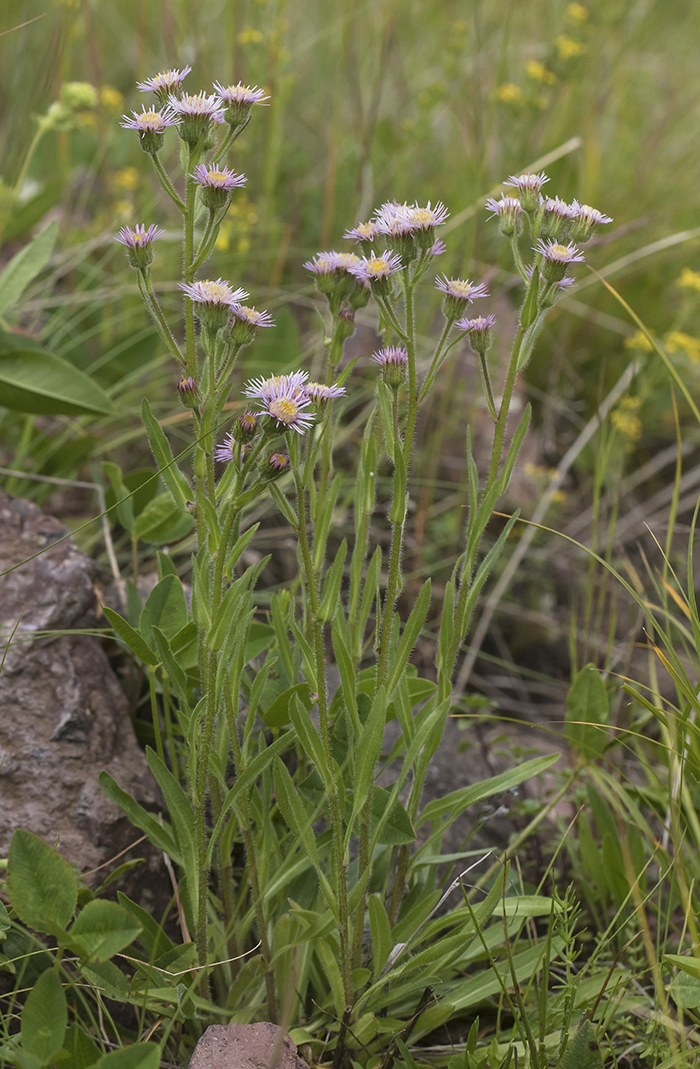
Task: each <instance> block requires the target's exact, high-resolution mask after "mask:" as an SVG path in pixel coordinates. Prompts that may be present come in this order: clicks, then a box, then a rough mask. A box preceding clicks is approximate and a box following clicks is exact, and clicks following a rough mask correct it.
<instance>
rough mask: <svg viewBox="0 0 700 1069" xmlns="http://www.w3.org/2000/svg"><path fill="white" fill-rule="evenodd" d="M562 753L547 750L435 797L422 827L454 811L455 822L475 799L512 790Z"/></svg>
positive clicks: (425, 811)
mask: <svg viewBox="0 0 700 1069" xmlns="http://www.w3.org/2000/svg"><path fill="white" fill-rule="evenodd" d="M559 756H560V755H559V754H546V755H545V756H543V757H533V758H532V760H530V761H525V763H524V764H522V765H518V766H517V768H509V769H507V770H506V771H505V772H500V773H499V774H498V775H497V776H490V777H489V778H488V779H484V780H481V782H480V783H471V784H470V785H469V786H468V787H460V788H459V790H456V791H452V792H451V793H450V794H446V795H443V797H442V798H435V799H434V800H433V801H432V802H428V804H427V805H426V806H425V808H424V809H423V811H422V812H421V814H420V816H419V817H418V820H417V824H418V827H420V826H421V824H425V823H426V822H427V821H429V820H436V819H438V818H439V817H442V816H444V815H445V814H446V813H449V814H450V823H451V822H452V821H453V820H455V819H456V817H458V816H459V815H460V813H463V812H464V810H465V809H467V807H468V806H470V805H474V803H475V802H481V801H483V799H484V798H490V797H491V796H492V795H494V794H501V793H502V792H503V791H509V790H510V789H511V788H512V787H517V786H518V784H519V783H523V782H524V781H525V780H527V779H532V778H533V777H534V776H538V775H539V774H540V773H541V772H545V771H546V770H547V769H548V768H549V767H550V765H553V764H554V763H555V761H558V760H559Z"/></svg>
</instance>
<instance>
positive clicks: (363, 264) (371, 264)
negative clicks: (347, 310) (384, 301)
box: [350, 250, 403, 297]
mask: <svg viewBox="0 0 700 1069" xmlns="http://www.w3.org/2000/svg"><path fill="white" fill-rule="evenodd" d="M402 267H403V263H402V261H401V257H400V256H397V255H396V254H392V253H391V252H389V251H388V250H385V251H384V252H383V253H375V252H370V253H369V255H368V256H363V257H362V258H361V260H360V262H359V263H358V264H356V265H355V266H354V267H351V268H350V272H351V274H353V275H355V277H356V278H359V279H361V280H362V281H364V282H368V283H369V285H370V288H371V289H372V291H373V293H376V294H377V295H378V296H379V297H386V296H388V295H389V294H390V293H391V276H392V275H394V274H396V272H397V271H400V270H401V268H402Z"/></svg>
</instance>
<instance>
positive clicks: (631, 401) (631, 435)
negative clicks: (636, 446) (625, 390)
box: [610, 397, 642, 448]
mask: <svg viewBox="0 0 700 1069" xmlns="http://www.w3.org/2000/svg"><path fill="white" fill-rule="evenodd" d="M640 404H641V402H640V399H639V398H638V397H623V398H622V400H621V401H620V403H619V405H618V406H617V408H614V409H613V410H612V412H611V413H610V422H611V423H612V425H613V427H614V428H615V430H617V431H619V432H620V434H622V435H624V437H625V438H627V439H628V440H629V444H628V448H630V447H631V445H632V443H633V442H636V441H638V440H639V439H640V438H641V437H642V421H641V419H640V417H639V416H638V415H637V412H638V410H639V407H640Z"/></svg>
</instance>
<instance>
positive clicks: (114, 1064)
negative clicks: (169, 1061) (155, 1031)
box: [95, 1043, 160, 1069]
mask: <svg viewBox="0 0 700 1069" xmlns="http://www.w3.org/2000/svg"><path fill="white" fill-rule="evenodd" d="M159 1065H160V1047H158V1046H156V1044H155V1043H136V1044H134V1046H133V1047H124V1048H123V1049H122V1050H114V1051H112V1053H111V1054H104V1055H103V1056H102V1057H101V1058H100V1060H99V1062H97V1063H96V1064H95V1069H158V1066H159Z"/></svg>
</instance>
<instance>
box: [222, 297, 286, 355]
mask: <svg viewBox="0 0 700 1069" xmlns="http://www.w3.org/2000/svg"><path fill="white" fill-rule="evenodd" d="M231 313H232V315H231V319H230V320H229V324H228V334H229V336H230V338H231V340H232V341H234V342H236V343H237V344H238V345H249V344H250V343H251V342H252V340H253V338H254V337H255V335H256V334H257V332H258V328H259V327H274V325H275V321H274V319H273V318H272V316H271V315H270V313H269V312H265V311H258V309H257V308H250V307H249V306H248V305H247V304H234V305H233V306H232V307H231Z"/></svg>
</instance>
